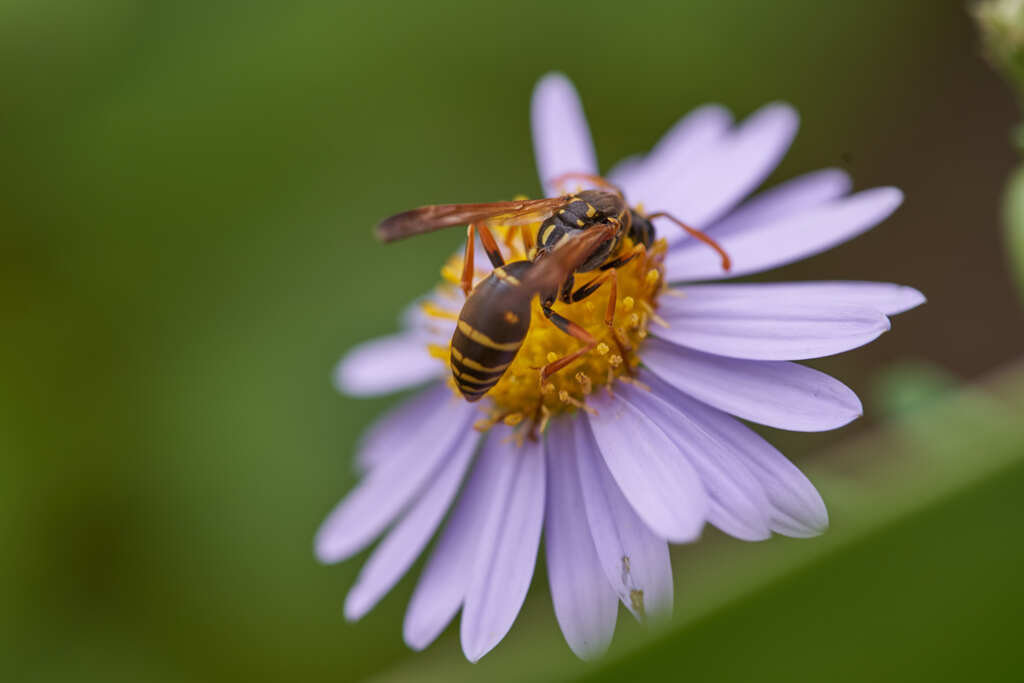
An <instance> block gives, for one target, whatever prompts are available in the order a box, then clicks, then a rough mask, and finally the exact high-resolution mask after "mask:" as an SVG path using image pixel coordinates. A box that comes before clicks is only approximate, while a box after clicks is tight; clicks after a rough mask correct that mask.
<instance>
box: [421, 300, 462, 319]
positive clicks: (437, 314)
mask: <svg viewBox="0 0 1024 683" xmlns="http://www.w3.org/2000/svg"><path fill="white" fill-rule="evenodd" d="M420 308H422V309H423V312H424V313H426V314H427V315H429V316H431V317H433V318H443V319H445V320H458V319H459V314H458V313H455V312H454V311H449V310H445V309H443V308H441V307H440V306H438V305H437V304H435V303H434V302H433V301H424V302H423V303H421V304H420Z"/></svg>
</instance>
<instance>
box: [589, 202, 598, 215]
mask: <svg viewBox="0 0 1024 683" xmlns="http://www.w3.org/2000/svg"><path fill="white" fill-rule="evenodd" d="M595 213H597V209H595V208H594V207H593V206H591V205H590V204H587V218H593V217H594V214H595Z"/></svg>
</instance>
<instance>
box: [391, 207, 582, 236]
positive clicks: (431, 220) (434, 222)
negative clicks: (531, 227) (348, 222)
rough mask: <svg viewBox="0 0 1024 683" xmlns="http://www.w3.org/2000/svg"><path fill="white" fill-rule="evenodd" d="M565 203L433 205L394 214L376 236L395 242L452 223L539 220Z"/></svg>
mask: <svg viewBox="0 0 1024 683" xmlns="http://www.w3.org/2000/svg"><path fill="white" fill-rule="evenodd" d="M564 204H565V197H551V198H548V199H524V200H521V201H513V202H491V203H488V204H434V205H431V206H421V207H420V208H418V209H412V210H411V211H405V212H403V213H399V214H395V215H394V216H391V217H390V218H385V219H384V220H382V221H381V222H380V224H379V225H377V230H376V234H377V238H378V239H379V240H381V241H382V242H394V241H395V240H400V239H402V238H404V237H411V236H412V235H420V234H423V233H425V232H432V231H434V230H439V229H441V228H447V227H450V226H453V225H467V224H469V223H487V224H490V225H526V224H529V223H539V222H540V221H542V220H544V219H545V218H547V217H548V216H550V215H551V214H552V213H554V212H555V210H556V209H557V208H558V207H560V206H562V205H564Z"/></svg>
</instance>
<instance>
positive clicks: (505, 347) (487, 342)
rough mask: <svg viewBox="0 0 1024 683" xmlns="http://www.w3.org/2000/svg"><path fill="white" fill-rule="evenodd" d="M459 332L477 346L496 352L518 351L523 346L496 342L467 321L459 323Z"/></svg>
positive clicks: (517, 343) (520, 343)
mask: <svg viewBox="0 0 1024 683" xmlns="http://www.w3.org/2000/svg"><path fill="white" fill-rule="evenodd" d="M459 331H460V332H462V334H464V335H466V336H467V337H469V338H470V339H471V340H473V341H475V342H476V343H477V344H480V345H481V346H486V347H487V348H489V349H494V350H496V351H518V350H519V347H520V346H522V345H523V343H522V342H521V341H514V342H496V341H494V340H493V339H491V338H490V337H488V336H487V335H486V334H484V333H483V332H481V331H480V330H478V329H476V328H474V327H473V326H472V325H470V324H469V323H467V322H466V321H465V320H460V321H459Z"/></svg>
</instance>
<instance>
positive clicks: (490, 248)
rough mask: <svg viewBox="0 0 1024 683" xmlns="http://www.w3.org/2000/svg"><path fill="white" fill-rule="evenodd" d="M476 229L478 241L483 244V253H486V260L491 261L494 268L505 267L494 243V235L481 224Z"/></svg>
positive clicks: (499, 251) (496, 244) (503, 260)
mask: <svg viewBox="0 0 1024 683" xmlns="http://www.w3.org/2000/svg"><path fill="white" fill-rule="evenodd" d="M478 229H479V230H480V241H481V242H483V243H484V251H486V252H487V258H489V259H490V260H491V265H492V266H494V267H495V268H501V267H502V266H503V265H505V259H504V258H502V256H501V250H500V249H498V243H497V242H495V241H494V233H492V232H491V229H490V228H488V227H487V225H486V224H484V223H481V224H480V225H479V226H478Z"/></svg>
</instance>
